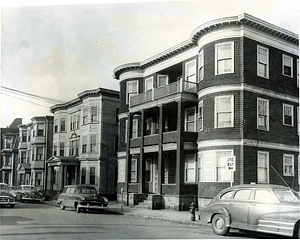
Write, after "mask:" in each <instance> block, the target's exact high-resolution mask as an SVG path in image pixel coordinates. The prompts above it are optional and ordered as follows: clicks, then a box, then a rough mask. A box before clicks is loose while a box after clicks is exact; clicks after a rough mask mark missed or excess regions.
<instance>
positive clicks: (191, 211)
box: [190, 202, 198, 221]
mask: <svg viewBox="0 0 300 240" xmlns="http://www.w3.org/2000/svg"><path fill="white" fill-rule="evenodd" d="M197 210H198V209H197V208H196V205H195V203H194V202H192V203H191V206H190V213H191V221H195V212H196V211H197Z"/></svg>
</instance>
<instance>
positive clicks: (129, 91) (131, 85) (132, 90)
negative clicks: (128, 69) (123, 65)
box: [126, 81, 138, 104]
mask: <svg viewBox="0 0 300 240" xmlns="http://www.w3.org/2000/svg"><path fill="white" fill-rule="evenodd" d="M137 94H138V81H129V82H127V88H126V104H129V101H130V97H132V96H135V95H137Z"/></svg>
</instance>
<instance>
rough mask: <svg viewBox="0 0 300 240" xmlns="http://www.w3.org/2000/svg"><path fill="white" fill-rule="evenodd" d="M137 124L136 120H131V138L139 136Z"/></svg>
mask: <svg viewBox="0 0 300 240" xmlns="http://www.w3.org/2000/svg"><path fill="white" fill-rule="evenodd" d="M138 124H139V120H138V119H133V120H132V138H137V137H138V136H139V134H138Z"/></svg>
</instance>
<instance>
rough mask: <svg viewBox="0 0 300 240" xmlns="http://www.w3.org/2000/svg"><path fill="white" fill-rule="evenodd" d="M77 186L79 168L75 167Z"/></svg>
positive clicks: (76, 182)
mask: <svg viewBox="0 0 300 240" xmlns="http://www.w3.org/2000/svg"><path fill="white" fill-rule="evenodd" d="M75 184H78V166H75Z"/></svg>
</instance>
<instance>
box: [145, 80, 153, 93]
mask: <svg viewBox="0 0 300 240" xmlns="http://www.w3.org/2000/svg"><path fill="white" fill-rule="evenodd" d="M152 89H153V77H150V78H146V79H145V92H147V91H149V90H152Z"/></svg>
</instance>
